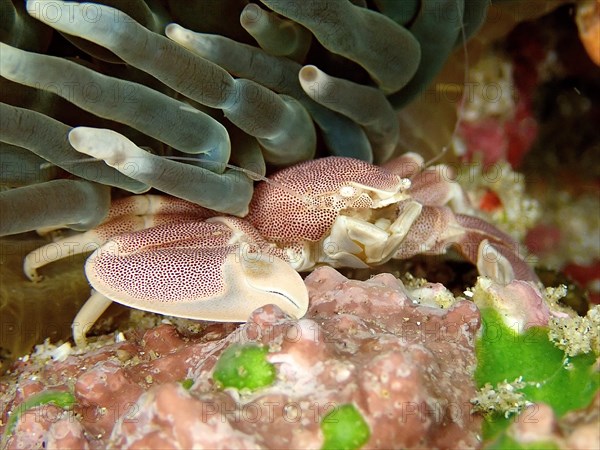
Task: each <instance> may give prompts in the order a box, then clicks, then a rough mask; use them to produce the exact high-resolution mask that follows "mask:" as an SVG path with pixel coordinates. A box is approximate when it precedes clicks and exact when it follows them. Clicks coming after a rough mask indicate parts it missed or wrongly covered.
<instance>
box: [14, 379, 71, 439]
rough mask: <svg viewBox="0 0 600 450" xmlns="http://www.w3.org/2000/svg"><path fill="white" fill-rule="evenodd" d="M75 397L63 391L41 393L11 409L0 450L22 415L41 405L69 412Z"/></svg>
mask: <svg viewBox="0 0 600 450" xmlns="http://www.w3.org/2000/svg"><path fill="white" fill-rule="evenodd" d="M75 402H76V400H75V396H74V395H73V394H72V393H70V392H64V391H43V392H39V393H37V394H35V395H32V396H31V397H30V398H28V399H27V400H25V401H24V402H23V403H21V404H20V405H18V406H17V407H16V408H15V409H13V411H12V413H11V415H10V417H9V418H8V421H7V422H6V432H5V434H4V436H3V437H2V448H4V445H5V444H6V442H7V441H8V439H9V438H10V436H11V435H12V433H13V431H14V428H15V426H16V424H17V422H18V421H19V419H20V418H21V416H22V415H23V414H25V413H26V412H27V411H29V410H30V409H31V408H35V407H36V406H43V405H55V406H58V407H59V408H62V409H66V410H69V409H71V408H72V407H73V405H74V404H75Z"/></svg>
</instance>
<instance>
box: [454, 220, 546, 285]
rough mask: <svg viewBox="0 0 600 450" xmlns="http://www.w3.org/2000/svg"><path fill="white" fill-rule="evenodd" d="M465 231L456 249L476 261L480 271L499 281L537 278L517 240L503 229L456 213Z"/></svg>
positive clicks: (502, 282) (536, 280)
mask: <svg viewBox="0 0 600 450" xmlns="http://www.w3.org/2000/svg"><path fill="white" fill-rule="evenodd" d="M455 218H456V221H457V223H458V224H459V225H460V226H461V227H462V228H463V230H464V235H463V237H462V238H461V239H460V240H459V241H458V242H457V244H458V250H459V251H460V252H461V253H462V254H463V255H464V256H465V257H466V258H467V259H469V260H470V261H471V262H473V263H474V264H476V265H477V269H478V270H479V273H480V274H481V275H485V276H487V277H489V278H492V279H493V280H494V281H495V282H497V283H499V284H507V283H510V282H511V281H512V280H514V279H518V280H525V281H534V282H538V281H539V278H538V277H537V275H536V274H535V272H534V270H533V269H532V268H531V267H529V265H528V264H527V263H526V262H525V260H524V259H523V258H522V255H521V254H520V249H519V244H518V243H517V242H516V241H515V240H514V239H513V238H511V237H510V236H509V235H507V234H506V233H503V232H502V231H500V230H498V229H497V228H496V227H494V226H493V225H490V224H489V223H487V222H486V221H484V220H482V219H479V218H477V217H472V216H466V215H463V214H456V215H455Z"/></svg>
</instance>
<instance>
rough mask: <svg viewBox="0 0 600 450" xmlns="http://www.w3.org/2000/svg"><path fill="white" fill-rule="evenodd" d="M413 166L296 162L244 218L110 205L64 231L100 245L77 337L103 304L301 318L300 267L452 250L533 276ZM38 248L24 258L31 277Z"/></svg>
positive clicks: (151, 205)
mask: <svg viewBox="0 0 600 450" xmlns="http://www.w3.org/2000/svg"><path fill="white" fill-rule="evenodd" d="M422 164H423V160H422V158H421V157H420V156H418V155H416V154H405V155H403V156H401V157H398V158H396V159H394V160H392V161H391V162H389V163H387V164H386V165H384V166H382V167H378V166H374V165H371V164H369V163H366V162H363V161H360V160H356V159H351V158H343V157H328V158H322V159H316V160H312V161H308V162H304V163H301V164H298V165H295V166H292V167H289V168H286V169H283V170H281V171H279V172H277V173H275V174H273V175H272V176H271V177H270V178H269V179H267V180H265V181H262V182H259V183H258V184H257V185H256V188H255V192H254V195H253V198H252V200H251V202H250V206H249V213H248V215H247V216H246V217H245V218H243V219H242V218H238V217H234V216H228V215H222V214H219V213H217V212H215V211H211V210H209V209H206V208H203V207H201V206H198V205H196V204H193V203H190V202H187V201H184V200H180V199H176V198H173V197H168V196H157V195H136V196H132V197H127V198H125V199H122V200H118V201H115V202H114V203H113V205H112V207H111V210H110V213H109V216H108V217H107V219H106V220H105V222H104V223H103V224H102V225H100V226H99V227H97V228H96V229H94V230H90V231H88V232H85V233H83V234H81V235H78V236H76V237H75V240H74V239H73V238H69V242H70V247H69V249H68V250H67V251H66V252H65V255H66V254H73V253H77V252H81V251H85V249H86V248H87V249H88V250H89V249H90V245H94V246H97V247H98V248H97V249H96V250H95V251H94V253H93V254H92V255H91V256H90V257H89V258H88V260H87V262H86V265H85V272H86V275H87V277H88V280H89V282H90V284H91V285H92V287H93V288H94V291H95V292H93V295H92V297H91V298H90V299H89V300H88V302H87V303H86V304H85V305H84V307H83V308H82V309H81V311H80V312H79V314H78V316H77V317H76V318H75V321H74V324H73V332H74V337H75V340H76V342H77V343H78V344H80V343H82V342H84V341H85V332H86V330H88V329H89V328H90V327H91V325H92V324H93V323H94V322H95V321H96V320H97V319H98V317H99V316H100V315H101V314H102V312H103V311H104V310H105V309H106V307H107V306H108V305H109V304H110V302H112V301H116V302H118V303H122V304H125V305H128V306H131V307H134V308H138V309H142V310H147V311H152V312H158V313H164V314H167V315H172V316H180V317H186V318H192V319H204V320H213V321H231V322H236V321H240V322H243V321H245V320H246V319H247V317H248V316H249V314H250V313H251V312H252V311H253V310H254V309H256V308H258V307H260V306H263V305H265V304H268V303H274V304H276V305H278V306H279V307H280V308H281V309H283V310H284V311H286V312H287V313H289V314H291V315H292V316H295V317H298V318H299V317H302V316H303V315H304V313H305V312H306V310H307V308H308V294H307V291H306V289H305V286H304V283H303V281H302V278H301V277H300V275H299V274H298V271H307V270H310V269H311V268H313V267H315V266H316V265H319V264H329V265H331V266H334V267H355V268H362V267H369V266H374V265H378V264H382V263H384V262H386V261H388V260H389V259H391V258H408V257H411V256H413V255H416V254H420V253H430V254H431V253H433V254H442V253H444V252H445V251H446V249H447V248H448V247H450V246H456V247H457V249H458V250H459V251H460V252H461V253H462V254H463V255H464V256H465V257H466V258H467V259H469V260H471V261H472V262H473V263H475V264H476V265H477V267H478V270H479V272H480V274H482V275H486V276H488V277H490V278H492V279H494V280H495V281H497V282H501V283H502V282H509V281H511V280H512V279H513V278H519V279H526V280H528V279H529V280H531V279H535V278H536V277H535V274H534V273H533V271H532V270H531V269H530V268H529V267H528V265H527V264H526V263H525V262H524V261H523V260H522V259H521V258H520V257H519V255H518V250H517V248H518V247H517V243H516V242H514V240H513V239H512V238H510V237H509V236H508V235H506V234H504V233H502V232H501V231H499V230H498V229H496V228H495V227H493V226H492V225H490V224H488V223H487V222H485V221H483V220H481V219H478V218H476V217H474V216H472V215H469V214H468V213H469V212H472V210H471V207H470V205H469V202H468V200H467V197H466V195H465V194H464V192H463V191H462V189H461V188H460V187H459V185H458V184H457V183H456V182H454V181H452V180H451V179H450V177H448V176H447V174H448V168H447V167H446V166H443V165H438V166H433V167H430V168H427V169H425V170H422V169H421V168H422ZM74 243H77V244H78V245H74ZM79 244H80V245H79ZM42 253H43V252H42V251H41V250H37V251H34V252H32V253H30V254H29V255H28V256H27V258H26V260H25V263H24V269H25V272H26V274H27V276H28V277H29V278H31V279H33V280H35V279H36V277H37V276H38V275H37V271H36V270H37V269H38V268H39V267H41V266H42V265H44V264H45V263H46V262H45V261H44V260H43V258H41V256H40V255H41V254H42Z"/></svg>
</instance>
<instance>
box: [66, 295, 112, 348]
mask: <svg viewBox="0 0 600 450" xmlns="http://www.w3.org/2000/svg"><path fill="white" fill-rule="evenodd" d="M111 303H112V300H110V299H109V298H107V297H105V296H104V295H102V294H100V293H99V292H96V291H95V290H93V289H92V295H91V296H90V298H88V299H87V301H86V302H85V304H84V305H83V306H82V307H81V309H80V310H79V312H78V313H77V315H76V316H75V319H73V324H72V325H71V330H72V332H73V340H74V341H75V344H76V345H77V346H78V347H83V346H84V345H85V344H86V342H87V340H86V338H85V335H86V334H87V332H88V331H90V329H91V328H92V326H93V325H94V324H95V323H96V321H97V320H98V319H99V318H100V316H101V315H102V313H103V312H104V311H106V309H107V308H108V307H109V306H110V304H111Z"/></svg>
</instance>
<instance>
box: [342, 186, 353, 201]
mask: <svg viewBox="0 0 600 450" xmlns="http://www.w3.org/2000/svg"><path fill="white" fill-rule="evenodd" d="M340 195H341V196H342V197H344V198H352V197H354V196H355V195H356V189H354V188H353V187H352V186H342V187H341V188H340Z"/></svg>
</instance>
